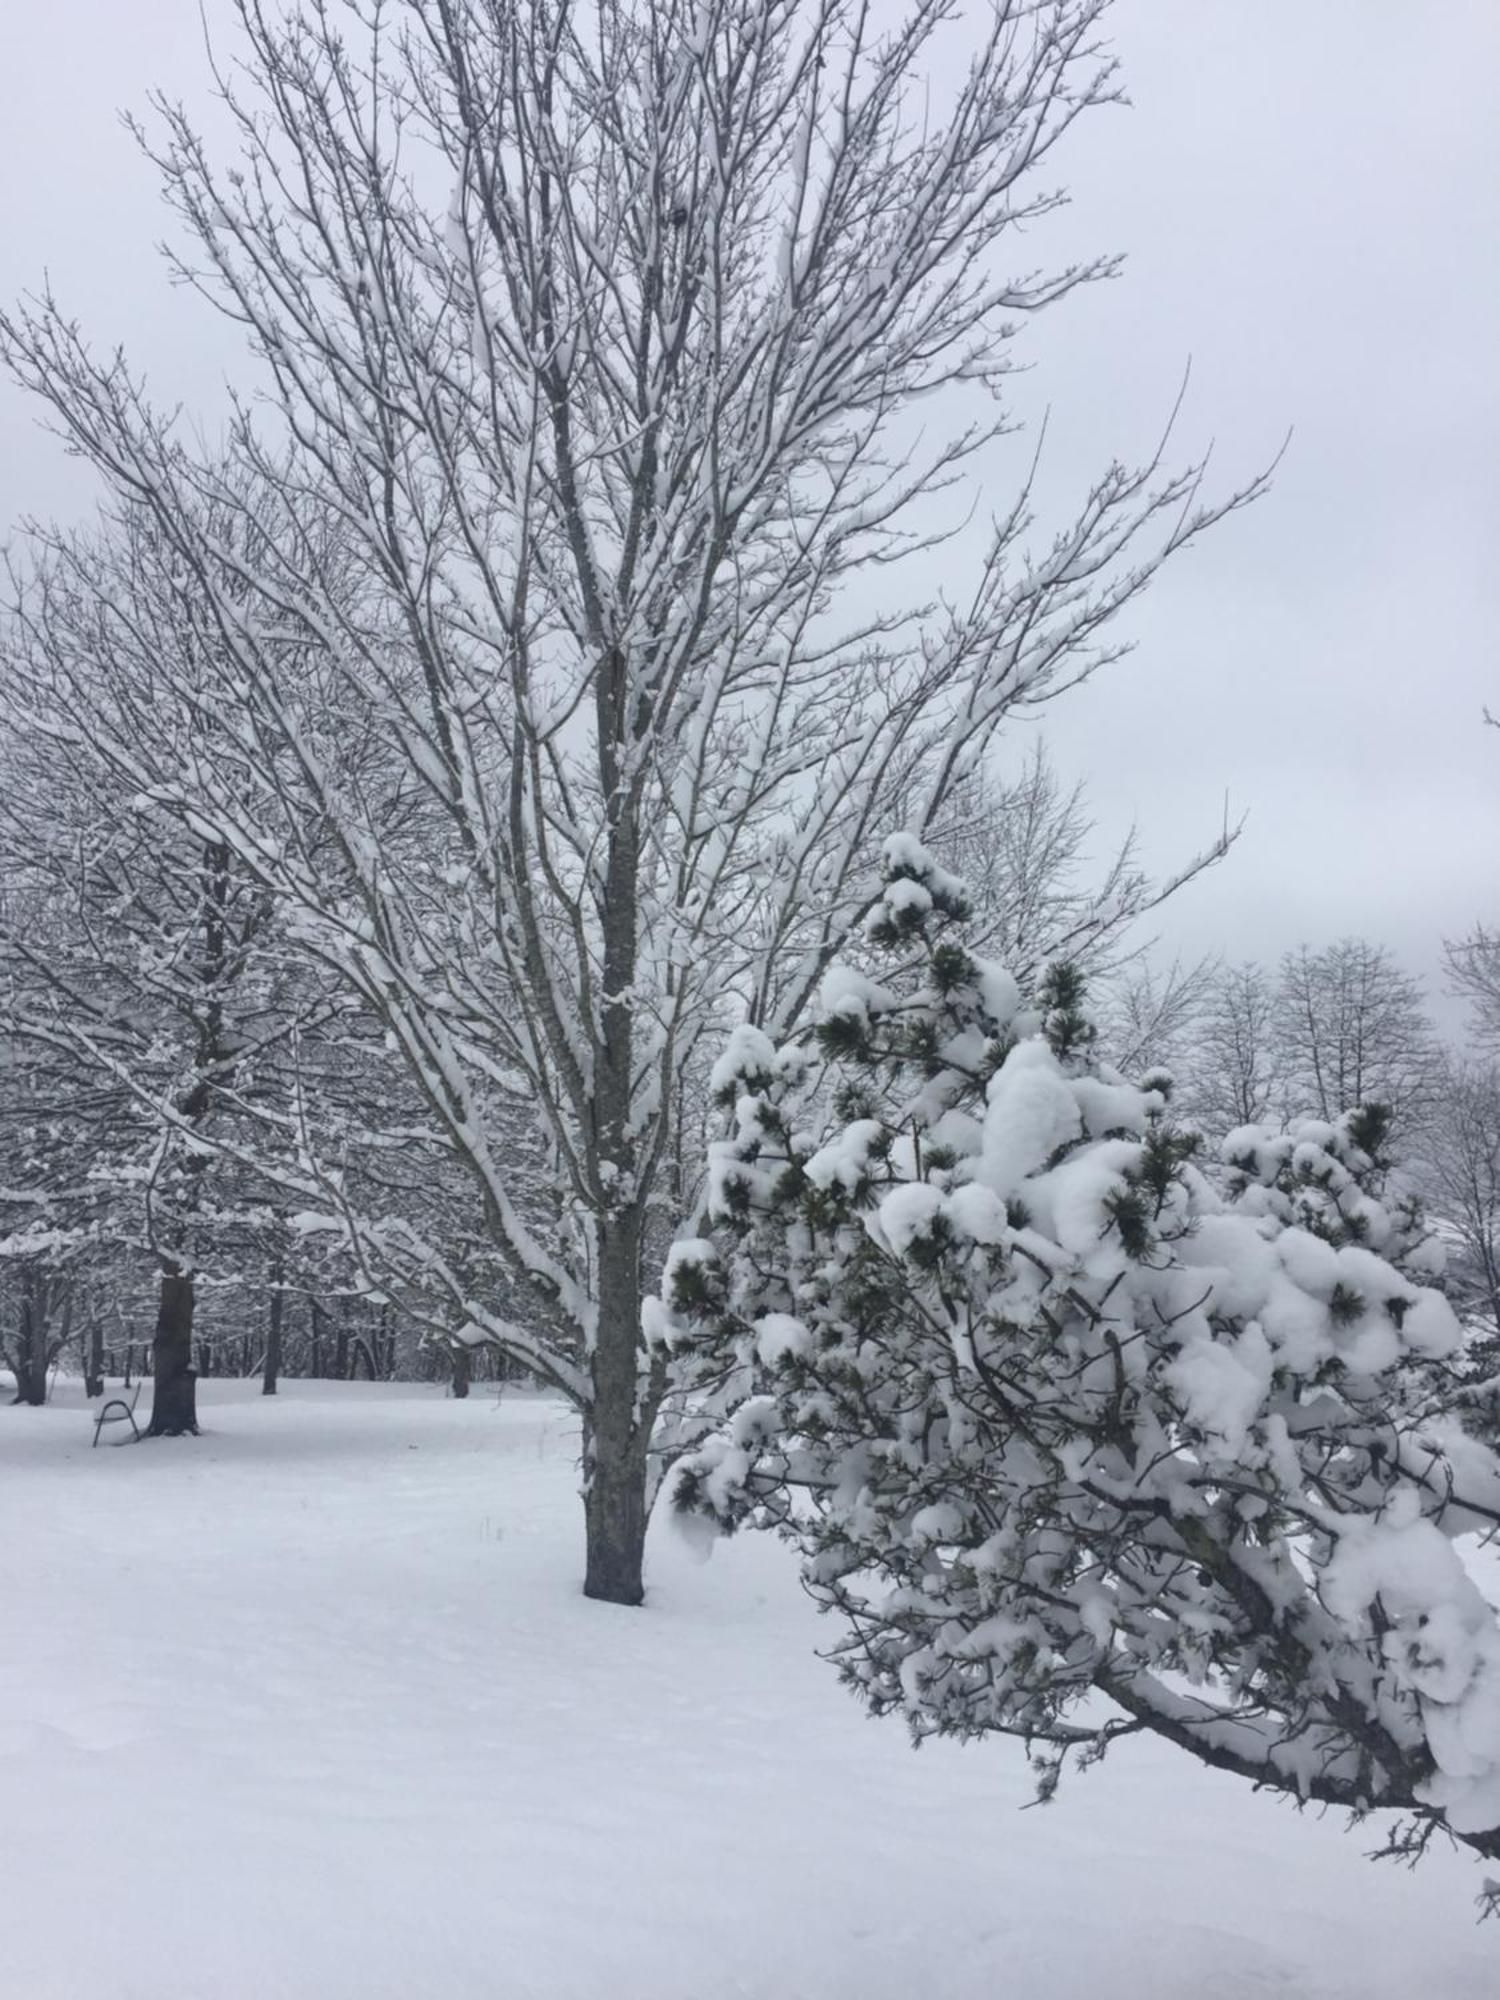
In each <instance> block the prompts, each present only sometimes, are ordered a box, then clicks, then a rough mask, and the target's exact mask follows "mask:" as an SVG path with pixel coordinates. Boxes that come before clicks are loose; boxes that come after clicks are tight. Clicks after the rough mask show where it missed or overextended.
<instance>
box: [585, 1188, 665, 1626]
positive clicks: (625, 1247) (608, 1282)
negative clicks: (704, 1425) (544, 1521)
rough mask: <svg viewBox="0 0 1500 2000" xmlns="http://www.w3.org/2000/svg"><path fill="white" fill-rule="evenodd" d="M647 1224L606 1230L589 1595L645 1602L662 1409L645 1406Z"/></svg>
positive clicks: (588, 1434) (588, 1503) (591, 1434)
mask: <svg viewBox="0 0 1500 2000" xmlns="http://www.w3.org/2000/svg"><path fill="white" fill-rule="evenodd" d="M640 1240H641V1239H640V1228H639V1222H638V1218H637V1217H635V1216H634V1215H631V1214H629V1213H627V1214H626V1215H624V1216H622V1217H621V1218H620V1219H619V1220H618V1222H616V1223H613V1224H612V1225H611V1226H609V1227H607V1228H606V1229H605V1230H604V1232H603V1246H602V1247H603V1254H602V1256H601V1258H600V1272H599V1333H598V1340H597V1343H596V1345H595V1349H594V1357H593V1389H594V1394H593V1403H592V1407H591V1408H590V1410H589V1411H588V1412H587V1414H586V1416H585V1421H584V1433H583V1452H584V1490H583V1512H584V1535H585V1544H586V1568H585V1572H584V1582H583V1594H584V1596H585V1597H597V1598H600V1599H602V1600H603V1601H604V1602H605V1603H606V1604H639V1603H641V1602H642V1600H643V1599H644V1597H645V1594H646V1593H645V1585H644V1583H643V1580H642V1575H641V1566H642V1559H643V1557H644V1554H645V1547H646V1521H647V1513H648V1509H647V1505H646V1487H647V1462H646V1461H647V1447H648V1445H649V1443H650V1438H651V1427H652V1422H653V1419H654V1417H655V1411H654V1409H645V1410H642V1409H641V1408H639V1407H638V1402H637V1394H638V1386H639V1385H638V1377H637V1364H636V1342H637V1337H638V1336H637V1331H636V1327H637V1322H638V1319H639V1315H640V1305H639V1296H640V1294H639V1283H640Z"/></svg>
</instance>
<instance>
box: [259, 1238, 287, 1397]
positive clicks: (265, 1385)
mask: <svg viewBox="0 0 1500 2000" xmlns="http://www.w3.org/2000/svg"><path fill="white" fill-rule="evenodd" d="M281 1279H282V1270H281V1266H280V1265H279V1264H276V1265H274V1266H273V1267H272V1270H271V1309H270V1313H269V1315H268V1319H269V1325H268V1326H267V1329H266V1365H265V1372H264V1374H263V1375H262V1377H261V1384H260V1393H261V1394H262V1395H263V1396H274V1395H275V1394H276V1380H277V1377H278V1376H279V1375H280V1373H281V1317H282V1311H283V1308H284V1306H285V1304H286V1294H285V1293H284V1292H283V1291H282V1289H281Z"/></svg>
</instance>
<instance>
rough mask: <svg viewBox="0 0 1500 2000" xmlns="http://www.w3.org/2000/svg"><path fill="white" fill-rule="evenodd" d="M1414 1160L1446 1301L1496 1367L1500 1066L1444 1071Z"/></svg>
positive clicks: (1499, 1360)
mask: <svg viewBox="0 0 1500 2000" xmlns="http://www.w3.org/2000/svg"><path fill="white" fill-rule="evenodd" d="M1421 1153H1422V1156H1423V1181H1424V1190H1423V1191H1424V1193H1425V1194H1426V1196H1427V1199H1428V1202H1429V1203H1430V1205H1431V1209H1432V1213H1433V1216H1434V1218H1435V1220H1436V1221H1437V1222H1438V1224H1439V1225H1440V1227H1441V1228H1442V1230H1443V1233H1444V1236H1445V1237H1446V1239H1447V1242H1448V1246H1449V1253H1448V1291H1449V1296H1450V1297H1451V1298H1452V1299H1453V1302H1454V1304H1455V1305H1456V1306H1457V1308H1458V1310H1459V1312H1460V1314H1461V1316H1462V1317H1463V1318H1464V1320H1465V1321H1466V1322H1467V1324H1468V1325H1469V1326H1470V1328H1471V1329H1473V1330H1474V1332H1475V1333H1477V1334H1478V1335H1479V1336H1480V1339H1481V1341H1482V1342H1483V1343H1484V1344H1485V1349H1486V1352H1487V1354H1488V1355H1489V1356H1491V1357H1492V1358H1493V1365H1494V1366H1497V1367H1500V1063H1496V1062H1495V1061H1493V1060H1491V1061H1483V1062H1455V1063H1452V1064H1450V1065H1449V1066H1448V1067H1447V1068H1445V1070H1444V1071H1443V1074H1442V1078H1441V1081H1440V1083H1439V1085H1438V1088H1437V1091H1436V1092H1435V1094H1434V1099H1433V1103H1432V1106H1431V1110H1430V1113H1429V1116H1428V1118H1427V1119H1426V1121H1425V1130H1424V1132H1423V1136H1422V1144H1421Z"/></svg>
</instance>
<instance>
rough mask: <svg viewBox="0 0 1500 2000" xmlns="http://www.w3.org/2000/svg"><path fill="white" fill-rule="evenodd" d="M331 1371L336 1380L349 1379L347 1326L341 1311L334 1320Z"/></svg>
mask: <svg viewBox="0 0 1500 2000" xmlns="http://www.w3.org/2000/svg"><path fill="white" fill-rule="evenodd" d="M333 1372H334V1376H335V1378H336V1379H337V1380H338V1381H340V1382H347V1381H348V1380H349V1328H348V1326H347V1324H346V1323H345V1320H344V1315H343V1313H342V1312H340V1313H339V1314H338V1316H337V1318H336V1319H335V1321H334V1335H333Z"/></svg>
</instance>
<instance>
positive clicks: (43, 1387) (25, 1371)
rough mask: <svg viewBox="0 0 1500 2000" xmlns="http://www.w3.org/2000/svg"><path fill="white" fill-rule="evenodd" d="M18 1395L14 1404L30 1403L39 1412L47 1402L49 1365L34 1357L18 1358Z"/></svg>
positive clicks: (14, 1397)
mask: <svg viewBox="0 0 1500 2000" xmlns="http://www.w3.org/2000/svg"><path fill="white" fill-rule="evenodd" d="M15 1366H16V1393H15V1395H14V1396H12V1398H11V1402H12V1403H29V1404H30V1405H31V1406H32V1408H33V1409H37V1410H39V1409H40V1408H41V1407H42V1405H43V1403H45V1402H46V1400H47V1364H46V1362H45V1361H38V1360H37V1359H36V1357H35V1356H34V1355H30V1354H21V1355H17V1357H16V1364H15Z"/></svg>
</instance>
